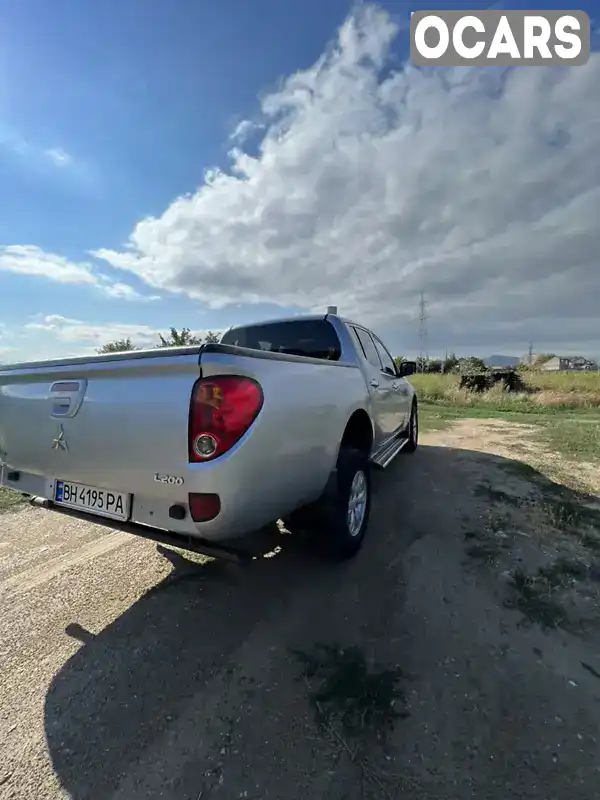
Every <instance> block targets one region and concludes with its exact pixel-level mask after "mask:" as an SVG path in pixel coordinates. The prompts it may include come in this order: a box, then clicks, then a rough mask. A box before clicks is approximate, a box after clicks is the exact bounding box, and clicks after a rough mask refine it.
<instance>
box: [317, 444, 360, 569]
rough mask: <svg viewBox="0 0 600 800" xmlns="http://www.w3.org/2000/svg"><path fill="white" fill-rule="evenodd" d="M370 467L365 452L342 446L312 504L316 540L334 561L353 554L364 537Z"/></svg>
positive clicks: (320, 547)
mask: <svg viewBox="0 0 600 800" xmlns="http://www.w3.org/2000/svg"><path fill="white" fill-rule="evenodd" d="M370 466H371V465H370V462H369V458H368V456H367V455H366V454H365V453H363V452H361V451H360V450H357V449H355V448H352V447H346V446H344V445H342V447H341V449H340V453H339V455H338V460H337V466H336V471H335V473H333V474H332V478H331V480H330V482H329V485H328V487H327V489H326V490H325V492H324V494H323V496H322V498H321V499H320V500H319V501H318V502H317V503H316V505H315V507H314V515H313V523H312V528H313V531H312V533H313V535H314V536H315V542H316V544H317V546H318V547H319V549H322V550H323V552H324V554H325V555H327V556H328V557H329V558H332V559H334V560H336V561H341V560H343V559H347V558H351V557H352V556H354V555H355V554H356V553H357V552H358V551H359V550H360V548H361V546H362V543H363V540H364V538H365V535H366V532H367V527H368V524H369V515H370V512H371V469H370ZM361 499H362V502H361ZM351 504H352V507H353V510H352V509H351Z"/></svg>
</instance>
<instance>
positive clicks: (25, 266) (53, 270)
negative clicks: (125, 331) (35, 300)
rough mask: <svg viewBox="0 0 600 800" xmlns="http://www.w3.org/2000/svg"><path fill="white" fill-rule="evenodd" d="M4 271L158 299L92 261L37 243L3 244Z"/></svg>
mask: <svg viewBox="0 0 600 800" xmlns="http://www.w3.org/2000/svg"><path fill="white" fill-rule="evenodd" d="M2 270H4V271H6V272H13V273H16V274H20V275H32V276H35V277H39V278H46V279H48V280H52V281H55V282H57V283H76V284H87V285H89V286H92V287H94V288H96V289H98V290H99V291H101V292H102V293H103V294H105V295H108V296H109V297H114V298H115V299H122V300H135V301H145V302H146V301H150V300H155V299H157V296H156V295H152V296H150V297H148V296H145V295H141V294H139V293H138V292H136V290H135V289H134V288H133V287H131V286H129V285H127V284H125V283H120V282H118V281H114V280H113V279H111V278H108V277H107V276H106V275H102V274H100V273H97V272H95V271H94V270H93V267H92V265H91V264H89V263H86V262H79V263H78V262H74V261H70V260H69V259H67V258H64V257H63V256H60V255H57V254H56V253H47V252H45V251H44V250H41V249H40V248H39V247H35V246H34V245H7V246H4V247H3V246H0V272H1V271H2Z"/></svg>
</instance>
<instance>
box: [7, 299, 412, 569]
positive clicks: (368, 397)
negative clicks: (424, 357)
mask: <svg viewBox="0 0 600 800" xmlns="http://www.w3.org/2000/svg"><path fill="white" fill-rule="evenodd" d="M330 311H331V309H328V313H327V314H325V315H323V314H321V315H311V316H298V317H293V318H290V319H283V320H276V321H268V322H264V323H259V324H255V325H246V326H240V327H236V328H231V329H230V330H229V331H227V332H226V333H225V334H224V335H223V336H222V338H221V341H220V342H219V343H218V344H206V345H203V346H200V347H185V348H170V349H153V350H145V351H132V352H125V353H115V354H110V355H99V356H92V357H87V358H68V359H62V360H54V361H38V362H32V363H21V364H12V365H9V366H4V367H0V485H3V486H5V487H9V488H10V489H14V490H15V491H18V492H22V493H25V494H27V495H29V496H30V499H31V502H32V503H33V504H34V505H37V506H42V507H44V508H48V509H52V510H54V511H55V512H59V513H62V514H66V515H70V516H75V517H78V518H81V519H88V520H90V521H94V522H99V523H103V524H105V525H108V526H110V527H112V528H116V529H119V530H122V531H126V532H129V533H133V534H137V535H140V536H145V537H147V538H150V539H154V540H156V541H159V542H164V543H167V544H172V545H175V546H177V547H183V548H187V549H190V550H197V551H199V552H205V553H209V554H215V555H219V554H222V553H225V552H230V551H229V550H228V549H227V548H228V547H229V545H226V544H225V541H227V542H230V541H231V540H232V539H235V538H236V537H241V536H242V535H244V534H246V533H250V532H252V531H255V530H258V529H261V528H263V527H264V526H265V525H266V524H268V523H270V522H273V521H275V520H279V519H286V518H287V519H290V518H292V519H293V516H294V514H296V515H298V514H299V515H303V517H302V518H303V519H305V520H306V519H307V518H310V520H311V523H310V524H311V528H312V530H313V533H316V534H317V536H318V538H319V539H320V542H321V544H323V545H325V546H326V547H327V549H328V550H329V551H330V552H331V553H332V554H334V555H335V556H337V557H340V558H344V557H348V556H351V555H353V554H354V553H355V552H356V551H357V550H358V549H359V547H360V545H361V543H362V541H363V538H364V536H365V532H366V529H367V525H368V519H369V510H370V505H371V475H370V472H371V466H372V465H375V466H378V467H386V466H387V465H388V464H389V463H390V462H391V461H392V459H393V458H394V457H395V456H396V455H397V454H398V453H399V452H400V451H404V452H413V451H414V450H416V448H417V439H418V409H417V398H416V395H415V392H414V390H413V387H412V386H411V384H410V383H409V382H408V381H407V380H406V377H407V375H410V374H412V373H413V372H414V371H415V363H414V362H403V364H402V365H401V367H400V368H397V367H396V365H395V364H394V361H393V359H392V357H391V355H390V354H389V352H388V350H387V349H386V347H385V346H384V345H383V343H382V342H381V341H380V339H378V338H377V336H375V335H374V334H373V333H371V332H370V331H369V330H367V329H366V328H364V327H362V326H361V325H357V324H356V323H354V322H351V321H349V320H346V319H343V318H341V317H340V316H338V314H337V313H330ZM333 311H334V312H335V311H336V310H335V309H333ZM307 515H308V516H307Z"/></svg>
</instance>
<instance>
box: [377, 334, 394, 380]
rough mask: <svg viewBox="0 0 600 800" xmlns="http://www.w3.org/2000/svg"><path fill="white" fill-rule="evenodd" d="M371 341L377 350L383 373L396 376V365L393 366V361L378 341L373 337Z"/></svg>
mask: <svg viewBox="0 0 600 800" xmlns="http://www.w3.org/2000/svg"><path fill="white" fill-rule="evenodd" d="M373 341H374V342H375V347H376V348H377V352H378V353H379V358H380V359H381V363H382V364H383V371H384V372H387V373H389V374H390V375H396V365H395V364H394V359H393V358H392V357H391V355H390V354H389V353H388V351H387V350H386V348H385V347H384V345H383V343H382V342H380V341H379V339H377V338H376V337H375V336H374V337H373Z"/></svg>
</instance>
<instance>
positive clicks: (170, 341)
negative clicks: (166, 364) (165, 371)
mask: <svg viewBox="0 0 600 800" xmlns="http://www.w3.org/2000/svg"><path fill="white" fill-rule="evenodd" d="M158 336H159V338H160V343H159V344H158V345H157V346H158V347H189V346H191V345H198V344H202V338H201V337H200V336H194V335H193V333H192V332H191V331H190V329H189V328H182V329H181V331H178V330H177V328H171V329H170V331H169V334H168V335H167V336H163V335H162V333H159V334H158Z"/></svg>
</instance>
